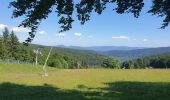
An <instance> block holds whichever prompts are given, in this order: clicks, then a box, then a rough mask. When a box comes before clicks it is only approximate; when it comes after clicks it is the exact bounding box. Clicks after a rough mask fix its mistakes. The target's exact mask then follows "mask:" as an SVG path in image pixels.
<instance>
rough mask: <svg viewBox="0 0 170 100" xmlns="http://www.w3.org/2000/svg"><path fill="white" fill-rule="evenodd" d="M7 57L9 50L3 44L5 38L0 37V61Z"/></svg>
mask: <svg viewBox="0 0 170 100" xmlns="http://www.w3.org/2000/svg"><path fill="white" fill-rule="evenodd" d="M6 57H7V50H6V48H5V44H4V42H3V38H2V37H0V59H5V58H6Z"/></svg>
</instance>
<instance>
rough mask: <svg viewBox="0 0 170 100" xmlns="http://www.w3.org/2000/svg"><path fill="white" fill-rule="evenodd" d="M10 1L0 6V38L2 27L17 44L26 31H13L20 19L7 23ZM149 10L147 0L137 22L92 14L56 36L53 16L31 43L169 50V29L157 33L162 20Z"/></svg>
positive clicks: (125, 17)
mask: <svg viewBox="0 0 170 100" xmlns="http://www.w3.org/2000/svg"><path fill="white" fill-rule="evenodd" d="M10 1H11V0H2V1H1V3H0V7H1V9H0V34H1V33H2V30H3V28H4V26H7V27H8V28H9V29H10V30H14V31H15V33H16V35H17V36H18V37H19V39H20V41H24V40H25V39H26V38H27V36H28V34H27V32H28V31H29V30H28V29H23V28H18V27H17V26H18V25H19V23H20V22H21V21H22V19H23V18H17V19H11V15H12V9H11V8H8V5H9V2H10ZM150 6H151V3H150V2H149V0H145V7H144V9H143V10H142V12H141V15H140V17H139V18H138V19H137V18H134V17H133V15H132V14H123V15H118V14H116V13H115V12H114V11H112V7H111V6H109V7H108V8H107V9H106V10H105V11H104V12H103V14H102V15H97V14H96V13H93V14H92V15H91V20H90V21H88V22H87V23H86V24H85V25H80V22H79V21H74V23H73V28H72V29H71V30H70V31H67V32H63V33H60V34H59V33H58V31H59V30H60V28H59V25H58V18H57V16H56V13H54V12H53V13H51V14H50V16H49V18H48V19H47V20H45V21H43V22H42V23H41V25H40V27H39V28H38V31H37V34H36V37H35V39H34V40H33V43H36V44H42V45H50V46H51V45H53V46H54V45H74V46H130V47H165V46H170V26H168V27H167V28H166V29H163V30H162V29H159V27H160V26H161V24H162V20H163V18H158V17H156V16H151V14H148V13H147V11H148V10H149V7H150ZM75 19H76V17H75Z"/></svg>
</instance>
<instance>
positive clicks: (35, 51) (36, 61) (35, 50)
mask: <svg viewBox="0 0 170 100" xmlns="http://www.w3.org/2000/svg"><path fill="white" fill-rule="evenodd" d="M33 52H34V53H35V66H37V65H38V55H42V53H41V51H40V48H38V49H34V50H33Z"/></svg>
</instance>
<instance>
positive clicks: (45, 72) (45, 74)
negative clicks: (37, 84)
mask: <svg viewBox="0 0 170 100" xmlns="http://www.w3.org/2000/svg"><path fill="white" fill-rule="evenodd" d="M52 49H53V47H51V49H50V51H49V53H48V56H47V58H46V60H45V63H44V66H43V71H44V76H48V74H47V71H46V64H47V61H48V59H49V57H50V54H51V51H52Z"/></svg>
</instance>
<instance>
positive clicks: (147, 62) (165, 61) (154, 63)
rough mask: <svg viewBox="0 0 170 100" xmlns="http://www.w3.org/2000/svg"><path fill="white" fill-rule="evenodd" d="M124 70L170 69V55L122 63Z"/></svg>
mask: <svg viewBox="0 0 170 100" xmlns="http://www.w3.org/2000/svg"><path fill="white" fill-rule="evenodd" d="M122 67H123V68H127V69H129V68H130V69H131V68H145V67H148V68H149V67H152V68H170V54H169V53H168V54H167V53H166V54H161V55H157V56H151V57H143V58H138V59H134V60H129V61H125V62H123V63H122Z"/></svg>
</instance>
